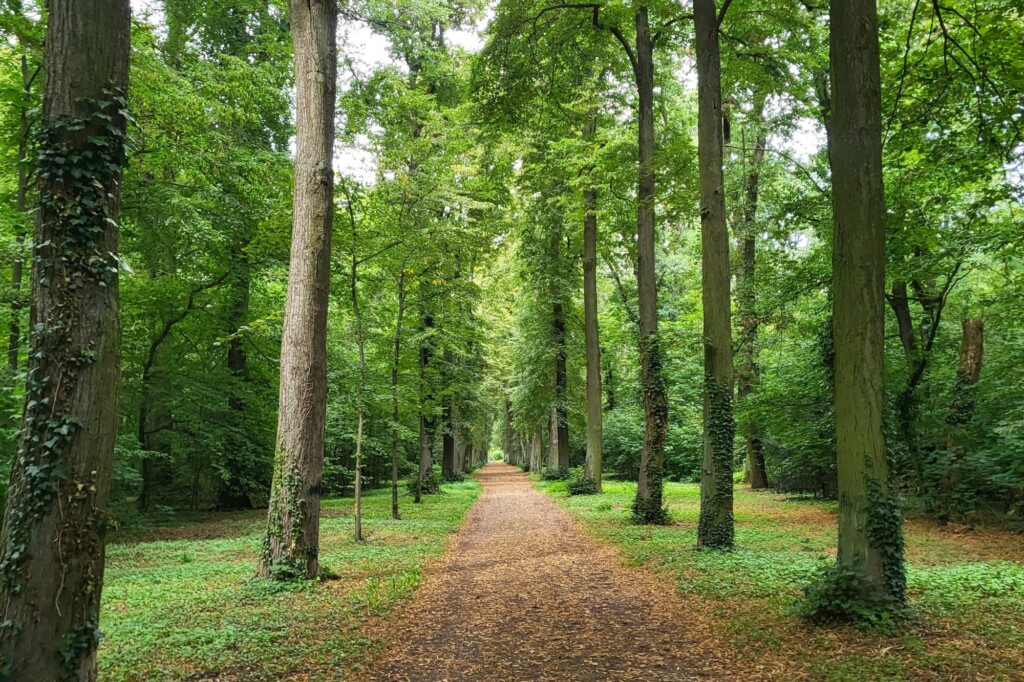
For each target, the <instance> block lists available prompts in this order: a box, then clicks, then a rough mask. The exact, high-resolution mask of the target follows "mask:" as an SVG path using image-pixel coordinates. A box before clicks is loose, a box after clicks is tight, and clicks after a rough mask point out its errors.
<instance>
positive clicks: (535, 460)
mask: <svg viewBox="0 0 1024 682" xmlns="http://www.w3.org/2000/svg"><path fill="white" fill-rule="evenodd" d="M542 439H543V436H542V435H541V429H540V427H539V426H538V427H537V430H536V431H534V432H533V443H532V444H531V446H530V471H534V472H536V473H540V471H541V461H542V460H541V457H542V454H543V450H542V447H541V440H542Z"/></svg>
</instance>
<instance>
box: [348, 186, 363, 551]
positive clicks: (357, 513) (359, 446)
mask: <svg viewBox="0 0 1024 682" xmlns="http://www.w3.org/2000/svg"><path fill="white" fill-rule="evenodd" d="M347 206H348V215H349V219H350V220H351V224H352V269H351V273H350V275H351V280H350V281H351V283H352V286H351V288H350V291H349V294H350V297H351V299H352V314H353V316H354V317H355V320H356V346H357V348H358V349H359V386H358V387H357V395H358V398H357V410H358V416H357V423H356V457H355V485H354V490H353V496H354V497H355V506H354V509H353V521H354V525H355V541H356V542H362V541H363V427H364V425H365V423H366V341H365V339H364V337H363V313H362V308H360V307H359V258H358V244H359V239H358V235H357V232H356V218H355V211H354V210H353V208H352V199H351V197H349V200H348V202H347Z"/></svg>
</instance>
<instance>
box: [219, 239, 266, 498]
mask: <svg viewBox="0 0 1024 682" xmlns="http://www.w3.org/2000/svg"><path fill="white" fill-rule="evenodd" d="M230 262H231V264H230V266H229V267H230V269H231V271H232V273H233V275H232V278H231V287H230V290H231V304H230V305H231V308H230V310H229V311H228V344H227V366H228V372H230V373H231V378H232V383H231V389H230V392H229V393H228V408H229V409H230V410H231V413H232V415H233V417H234V422H233V426H234V427H235V428H236V429H237V430H238V431H239V432H241V433H244V432H245V428H244V427H245V423H246V420H247V419H248V415H247V412H246V404H245V385H246V384H247V383H248V381H249V359H248V357H247V356H246V354H245V347H244V346H243V345H242V334H241V330H242V329H243V328H244V327H245V325H246V324H247V323H248V322H249V294H250V289H251V286H252V279H251V276H250V272H249V259H248V257H247V256H246V254H245V251H244V248H243V246H242V245H241V244H238V245H235V247H234V248H232V251H231V261H230ZM227 442H228V452H227V453H226V455H227V456H226V458H225V460H224V468H225V469H226V473H227V477H226V478H225V479H223V480H221V482H220V488H219V491H218V494H217V506H218V507H220V508H222V509H249V508H251V507H252V500H251V498H250V497H249V494H250V493H251V492H253V490H252V489H251V486H253V485H254V484H255V483H256V482H257V481H258V480H260V479H262V478H263V477H262V476H261V475H260V472H259V471H258V466H257V465H256V463H255V462H254V461H253V451H252V448H251V447H250V443H251V441H250V439H249V438H248V437H246V436H242V435H240V434H232V435H230V436H229V437H228V439H227Z"/></svg>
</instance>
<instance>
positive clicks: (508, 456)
mask: <svg viewBox="0 0 1024 682" xmlns="http://www.w3.org/2000/svg"><path fill="white" fill-rule="evenodd" d="M505 461H506V462H507V463H509V464H512V401H511V400H509V399H508V398H505Z"/></svg>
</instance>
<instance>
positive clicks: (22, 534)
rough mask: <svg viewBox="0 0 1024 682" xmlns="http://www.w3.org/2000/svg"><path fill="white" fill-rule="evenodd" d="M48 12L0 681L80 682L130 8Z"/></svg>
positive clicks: (0, 544)
mask: <svg viewBox="0 0 1024 682" xmlns="http://www.w3.org/2000/svg"><path fill="white" fill-rule="evenodd" d="M48 8H49V18H48V24H47V32H46V43H45V46H46V47H45V55H44V60H45V64H46V73H47V80H46V86H45V91H44V97H43V115H42V124H41V126H42V127H41V130H40V136H39V174H38V178H39V180H38V186H39V212H38V214H37V222H36V230H35V239H34V244H35V252H34V258H33V262H34V265H33V270H32V302H31V309H30V318H31V330H32V331H31V335H30V337H31V338H30V353H29V366H28V377H29V378H28V381H27V386H26V391H25V410H24V416H23V420H22V427H21V432H20V435H19V440H18V453H17V456H16V457H15V458H14V462H13V464H12V467H11V479H10V489H9V495H8V498H7V509H6V513H5V515H4V523H3V530H2V533H0V575H2V576H3V578H2V580H0V604H3V607H2V608H3V611H2V615H0V669H4V668H6V670H5V672H6V673H7V674H8V675H9V676H10V679H13V680H64V679H70V680H79V681H85V680H88V681H92V680H95V679H96V647H97V644H98V643H99V639H100V633H99V629H98V626H99V605H100V593H101V590H102V586H103V563H104V533H105V529H106V524H107V519H106V514H107V503H108V498H109V491H110V477H111V470H112V468H113V452H114V437H115V435H116V433H117V418H118V408H117V399H116V396H117V389H118V382H119V379H120V345H121V329H120V325H119V322H118V282H117V270H118V262H117V257H116V255H115V254H116V253H117V242H118V229H117V220H118V217H119V208H120V202H119V191H118V188H119V184H120V178H121V166H122V163H123V161H124V131H125V117H124V114H123V111H124V109H125V107H126V106H127V104H126V102H125V99H124V98H125V96H126V94H125V93H126V89H127V85H128V53H129V40H130V28H131V8H130V6H129V2H128V0H50V2H49V3H48ZM76 124H80V125H76ZM72 216H74V219H71V217H72Z"/></svg>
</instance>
